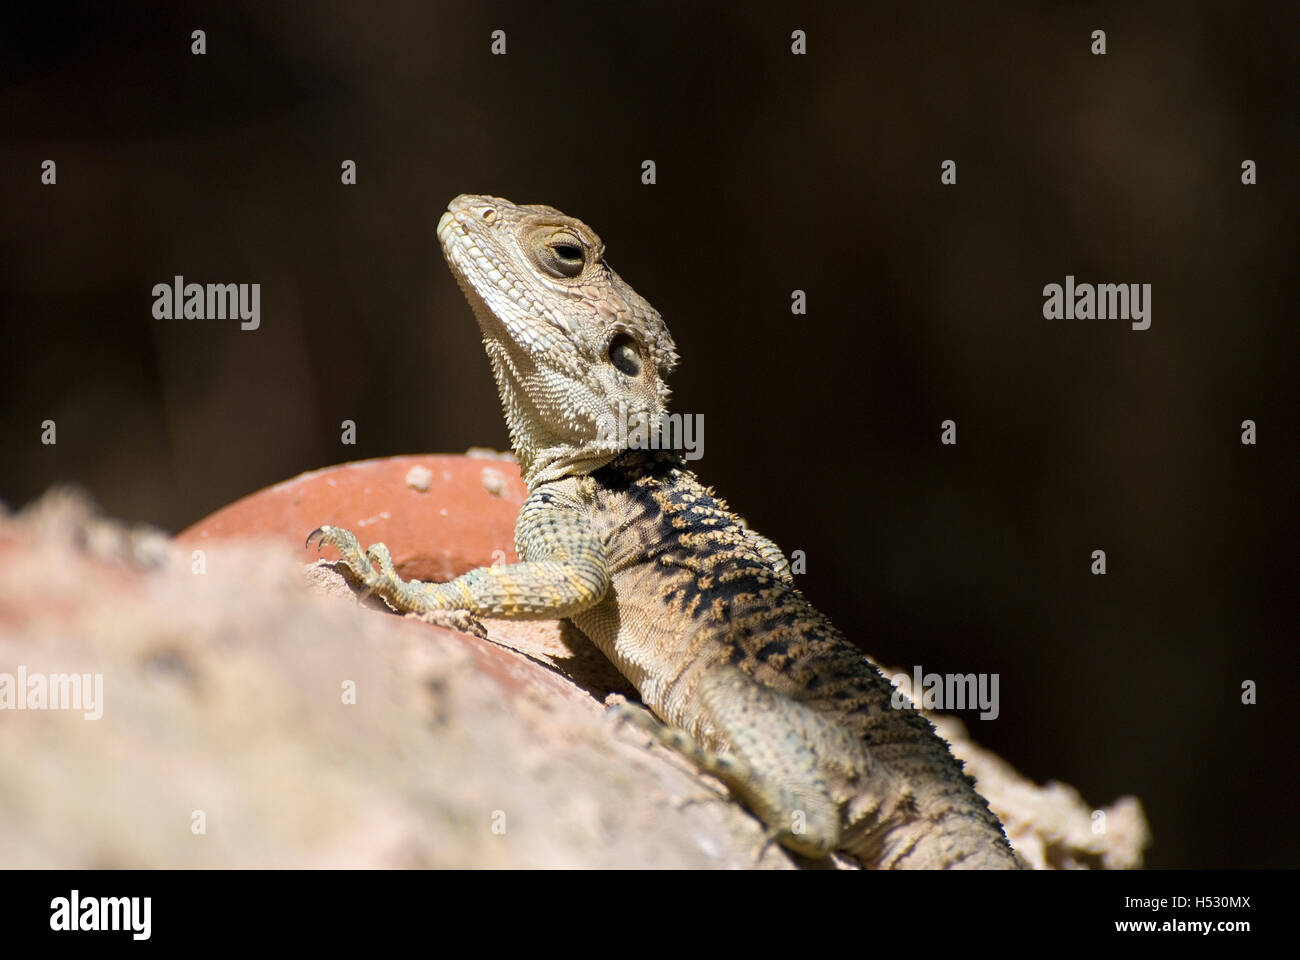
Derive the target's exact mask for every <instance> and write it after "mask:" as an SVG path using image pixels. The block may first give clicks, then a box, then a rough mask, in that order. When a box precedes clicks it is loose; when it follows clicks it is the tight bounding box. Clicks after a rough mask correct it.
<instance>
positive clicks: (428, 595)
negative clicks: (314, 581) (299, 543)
mask: <svg viewBox="0 0 1300 960" xmlns="http://www.w3.org/2000/svg"><path fill="white" fill-rule="evenodd" d="M313 543H314V544H315V545H316V549H317V550H320V548H321V547H327V546H328V547H333V548H334V549H335V550H337V551H338V552H339V554H340V556H341V557H342V558H343V559H342V564H343V567H344V570H345V572H346V574H347V575H348V578H349V579H350V580H352V581H353V582H354V583H356V584H357V585H359V586H361V587H363V588H364V589H365V592H366V594H371V593H375V594H378V595H379V596H380V597H382V598H383V599H384V601H385V602H386V603H387V604H388V606H389V607H391V608H392V609H393V610H395V611H397V612H398V613H416V614H420V615H421V616H422V617H423V618H424V619H425V620H426V621H427V622H429V623H436V624H440V625H442V626H447V627H451V628H453V629H455V630H461V631H463V632H465V633H472V634H474V635H475V636H477V637H486V636H487V631H486V630H485V629H484V628H483V625H482V624H481V623H479V622H478V620H477V619H475V617H474V616H473V614H471V613H470V611H468V610H464V609H461V608H459V607H457V606H455V605H454V603H453V602H449V600H448V597H447V591H448V588H447V586H446V585H445V584H440V583H424V582H422V581H420V580H403V579H402V578H401V577H400V576H398V574H397V570H396V568H395V567H394V566H393V555H392V554H391V553H389V551H388V547H387V546H385V545H384V544H382V543H372V544H371V545H370V546H369V547H367V548H366V549H365V551H364V552H363V551H362V549H361V544H360V543H359V542H358V541H357V535H356V534H355V533H353V532H352V531H351V530H345V529H344V528H343V527H328V526H323V527H318V528H317V529H315V530H313V531H312V532H311V533H310V534H309V535H308V536H307V546H308V547H310V546H311V545H312V544H313Z"/></svg>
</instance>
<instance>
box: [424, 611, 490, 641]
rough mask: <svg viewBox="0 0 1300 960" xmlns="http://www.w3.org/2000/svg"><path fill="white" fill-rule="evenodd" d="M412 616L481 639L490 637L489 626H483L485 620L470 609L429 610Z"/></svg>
mask: <svg viewBox="0 0 1300 960" xmlns="http://www.w3.org/2000/svg"><path fill="white" fill-rule="evenodd" d="M411 616H414V617H416V618H417V619H419V620H423V621H424V622H425V623H432V624H436V625H437V626H439V627H447V628H449V629H451V630H459V631H460V632H461V633H468V634H470V635H472V636H475V637H478V638H479V639H480V640H486V639H487V638H488V632H487V627H485V626H483V622H482V621H481V620H479V619H478V617H476V616H474V614H472V613H470V612H469V611H468V610H429V611H426V612H425V613H419V614H411Z"/></svg>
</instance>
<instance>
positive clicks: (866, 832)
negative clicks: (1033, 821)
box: [308, 196, 1021, 869]
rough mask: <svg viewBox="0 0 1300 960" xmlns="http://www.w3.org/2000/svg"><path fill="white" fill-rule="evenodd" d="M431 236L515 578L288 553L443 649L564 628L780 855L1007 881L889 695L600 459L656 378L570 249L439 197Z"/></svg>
mask: <svg viewBox="0 0 1300 960" xmlns="http://www.w3.org/2000/svg"><path fill="white" fill-rule="evenodd" d="M438 235H439V239H440V240H441V242H442V247H443V252H444V254H445V256H446V258H447V262H448V263H449V264H450V266H451V269H452V272H453V273H454V274H455V276H456V279H457V281H458V282H459V283H460V286H461V289H462V290H463V291H464V292H465V295H466V297H467V298H468V300H469V302H470V305H471V306H472V307H473V309H474V313H475V316H476V317H477V319H478V322H479V326H480V329H481V331H482V333H483V340H484V345H485V347H486V348H487V352H488V356H489V358H490V360H491V362H492V369H493V373H494V375H495V377H496V381H497V387H498V390H499V392H500V394H501V399H502V404H503V407H504V409H505V414H506V420H507V423H508V425H509V428H510V435H511V441H512V444H513V446H514V449H515V454H516V456H517V457H518V459H519V465H520V469H521V471H522V472H523V475H524V479H525V481H526V482H527V484H528V487H529V497H528V499H527V501H526V502H525V503H524V505H523V508H522V509H521V510H520V514H519V520H518V523H517V525H516V529H515V541H516V546H517V547H518V550H519V556H520V562H519V563H516V564H511V565H506V566H500V567H484V568H481V569H478V570H473V571H471V572H469V573H467V574H465V575H463V576H460V577H457V578H456V579H455V580H452V581H450V582H449V583H445V584H437V583H420V582H418V581H402V580H400V579H399V578H398V577H397V575H396V573H395V571H394V570H393V567H392V562H391V560H390V559H389V557H388V550H387V549H386V548H385V547H384V546H383V544H375V545H373V546H371V547H370V548H369V550H367V551H366V552H364V553H363V552H362V551H361V548H360V545H359V543H358V542H357V540H356V537H355V536H353V535H352V534H351V533H350V532H348V531H346V530H342V529H340V528H336V527H322V528H321V529H320V530H317V531H315V532H313V534H312V535H311V537H309V538H308V541H309V542H311V541H312V540H313V539H314V540H317V541H319V542H320V543H322V544H329V545H332V546H335V547H337V548H338V549H339V550H340V552H341V554H342V555H343V558H344V560H345V561H346V563H347V564H348V566H349V567H350V568H351V570H352V571H353V573H354V574H355V575H356V576H357V577H358V578H360V579H361V580H362V582H363V583H364V584H365V585H366V586H367V587H368V588H369V589H371V590H373V591H375V592H377V593H379V594H380V595H382V596H383V597H385V599H387V600H388V601H389V602H390V603H391V604H392V605H393V606H395V607H396V608H397V609H399V610H404V611H412V612H417V613H426V614H432V615H434V616H437V617H440V618H449V619H450V621H451V622H453V623H457V625H461V626H464V619H463V618H465V617H466V616H467V615H469V616H489V617H516V618H546V619H551V618H561V617H565V618H568V619H570V620H571V621H572V622H573V623H574V624H575V625H576V626H577V627H578V629H580V630H581V631H582V632H583V633H584V634H586V635H587V636H588V637H590V638H591V640H592V641H593V642H594V643H595V644H596V646H598V647H599V648H600V649H601V651H602V652H604V654H605V655H606V656H607V657H609V659H610V660H611V661H612V662H613V663H614V665H615V666H616V667H617V668H618V669H619V670H620V671H621V672H622V673H623V675H624V676H626V677H627V678H628V680H629V681H631V683H632V684H633V685H634V686H635V687H636V688H637V690H638V691H639V692H640V694H641V698H642V700H643V701H644V703H645V704H646V706H647V707H649V708H650V709H651V710H652V711H654V713H655V714H656V715H657V716H658V717H659V718H660V719H661V720H663V721H664V723H666V724H667V727H663V728H658V733H659V736H660V737H661V738H662V739H663V740H664V741H665V742H667V743H670V744H671V745H673V746H674V747H676V748H677V749H679V750H681V751H682V752H683V753H685V754H686V755H687V756H689V757H691V758H692V759H693V760H694V761H695V762H696V763H698V764H699V765H700V766H701V767H702V768H704V769H706V770H708V771H709V772H711V773H713V774H716V775H717V776H718V777H720V778H721V779H722V780H723V781H724V782H725V783H727V785H728V786H729V788H730V789H731V790H732V792H733V794H734V795H735V796H737V797H738V798H739V799H740V800H741V801H742V802H744V803H745V804H746V805H747V806H748V807H749V808H750V809H751V810H752V811H753V812H754V813H755V814H756V815H757V816H758V817H759V818H760V819H761V820H762V821H763V822H764V824H766V826H767V834H768V836H769V837H770V838H772V839H776V840H778V841H780V842H781V843H782V844H784V845H785V846H786V847H788V848H789V849H791V850H794V851H795V852H797V853H800V854H803V855H804V856H808V857H824V856H826V855H828V854H829V853H830V852H832V851H835V850H839V851H843V852H845V853H847V854H849V855H850V856H853V857H855V858H856V859H858V860H859V861H860V862H862V863H864V864H866V865H867V866H871V867H892V868H948V867H985V868H1008V869H1015V868H1017V867H1019V866H1021V862H1020V861H1019V859H1018V858H1017V857H1016V855H1015V854H1014V853H1013V852H1012V850H1011V848H1010V846H1009V845H1008V844H1007V841H1006V837H1005V835H1004V834H1003V831H1002V827H1001V824H1000V823H999V822H998V820H997V818H996V817H995V816H994V815H993V814H992V813H991V812H990V811H989V809H988V804H987V803H986V802H985V801H984V799H983V798H982V797H981V796H980V795H979V794H978V793H976V792H975V789H974V786H973V782H972V781H971V780H970V778H969V777H966V776H965V775H964V774H963V773H962V772H961V764H960V763H959V762H958V761H957V760H956V759H954V758H953V756H952V755H951V754H950V753H949V751H948V748H947V745H946V744H945V743H944V742H943V740H941V739H940V738H939V737H938V736H937V735H936V734H935V732H934V729H933V727H932V726H931V725H930V723H929V721H927V720H926V719H925V718H924V717H922V716H921V715H920V714H919V713H917V712H916V711H914V710H907V709H902V710H898V709H893V708H892V707H891V703H890V701H891V697H892V696H893V694H894V688H893V686H892V685H891V684H890V683H889V681H888V680H887V679H885V677H883V676H882V675H881V674H880V672H879V671H878V670H877V669H876V668H875V667H874V666H873V665H872V664H871V663H870V662H869V661H867V660H866V659H865V658H864V657H863V656H862V654H861V652H860V651H859V650H858V649H857V648H856V647H854V646H853V645H852V644H851V643H849V642H848V641H847V640H846V639H845V638H844V637H843V636H842V635H841V634H840V633H839V631H837V630H836V629H835V627H834V626H832V625H831V623H830V621H828V620H827V619H826V618H825V617H824V616H822V614H821V613H819V612H818V611H817V610H816V609H815V608H814V607H813V606H812V605H811V604H810V603H808V601H807V600H806V599H805V598H804V596H803V594H802V593H800V592H799V591H798V590H797V589H796V588H795V587H794V585H793V582H792V578H791V576H790V569H789V566H788V564H787V563H786V561H785V558H784V556H783V555H782V553H781V551H780V549H779V548H777V547H776V545H775V544H773V543H772V541H770V540H768V539H767V538H766V537H763V536H761V535H759V534H757V533H755V532H754V531H752V530H750V529H749V528H748V526H747V525H746V524H745V522H744V521H743V520H742V519H740V518H739V517H737V516H736V515H735V514H734V513H732V512H731V511H730V510H729V509H728V508H727V505H726V504H725V503H723V502H722V501H721V500H719V499H718V498H717V497H715V496H714V494H713V492H712V491H711V490H709V489H708V488H706V487H704V486H702V485H701V484H700V483H699V481H698V480H696V478H695V476H694V474H692V473H691V472H690V471H689V470H687V469H686V468H685V464H684V462H683V460H682V459H681V457H680V456H679V455H678V454H677V453H675V452H671V451H663V450H659V451H649V450H634V449H627V448H626V442H624V443H622V444H620V442H619V439H618V437H617V435H616V431H613V430H611V429H610V426H611V424H614V423H616V422H617V418H620V417H626V416H629V415H630V416H633V417H635V416H637V415H641V416H645V417H648V418H650V420H649V422H657V420H656V418H658V417H659V416H660V415H662V414H663V413H665V411H666V407H667V400H668V387H667V385H666V377H667V376H668V374H669V372H670V371H671V370H672V368H673V366H674V365H675V363H676V360H677V355H676V351H675V348H674V346H673V342H672V338H671V337H670V336H669V333H668V330H667V327H666V326H665V325H664V323H663V320H662V319H661V318H660V317H659V314H658V313H656V312H655V311H654V309H653V308H652V307H651V306H650V305H649V304H648V303H646V302H645V301H644V300H642V299H641V297H639V296H638V295H637V294H636V293H635V292H634V291H633V290H632V289H631V288H630V287H628V286H627V285H626V284H625V283H624V282H623V281H622V279H621V278H619V276H618V275H617V274H616V273H614V272H613V270H611V269H610V268H609V266H608V265H607V264H606V263H605V262H604V248H603V245H602V244H601V242H600V239H599V237H597V236H596V234H595V233H594V232H593V231H592V230H591V228H589V227H588V226H586V225H585V224H583V223H582V222H581V221H578V220H575V219H573V218H571V217H567V216H565V215H564V214H562V213H560V212H559V211H557V210H554V209H552V208H550V207H540V206H516V205H514V204H512V203H510V202H509V201H507V200H502V199H500V198H496V197H479V196H461V197H457V198H456V199H455V200H453V201H452V203H451V205H450V206H449V208H448V212H447V213H446V214H445V215H444V216H443V218H442V221H441V222H440V224H439V226H438ZM458 617H459V618H462V619H461V620H459V621H457V619H456V618H458ZM629 715H630V716H632V717H633V718H634V719H635V718H636V714H634V713H633V714H629Z"/></svg>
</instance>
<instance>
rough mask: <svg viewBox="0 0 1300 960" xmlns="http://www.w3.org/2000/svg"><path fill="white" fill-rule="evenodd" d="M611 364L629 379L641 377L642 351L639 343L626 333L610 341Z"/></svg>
mask: <svg viewBox="0 0 1300 960" xmlns="http://www.w3.org/2000/svg"><path fill="white" fill-rule="evenodd" d="M609 362H610V363H612V364H613V365H614V366H615V368H616V369H618V370H620V371H622V372H623V373H626V374H627V375H628V376H629V377H639V376H640V375H641V351H640V349H638V347H637V342H636V341H635V340H634V339H632V337H630V336H629V335H628V334H626V333H620V334H618V335H617V336H615V337H614V339H613V340H611V341H609Z"/></svg>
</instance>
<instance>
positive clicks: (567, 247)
mask: <svg viewBox="0 0 1300 960" xmlns="http://www.w3.org/2000/svg"><path fill="white" fill-rule="evenodd" d="M535 250H536V254H537V263H538V265H539V266H540V267H541V268H542V269H543V270H545V271H546V272H547V273H549V274H550V275H551V276H553V277H576V276H577V275H578V274H580V273H582V268H583V265H584V264H585V263H586V256H587V251H586V248H584V247H583V245H582V242H581V241H580V240H578V238H577V237H575V236H573V235H572V234H568V233H556V234H552V235H551V236H549V237H546V238H545V239H543V240H542V241H541V242H540V243H538V244H537V246H536V248H535Z"/></svg>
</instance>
